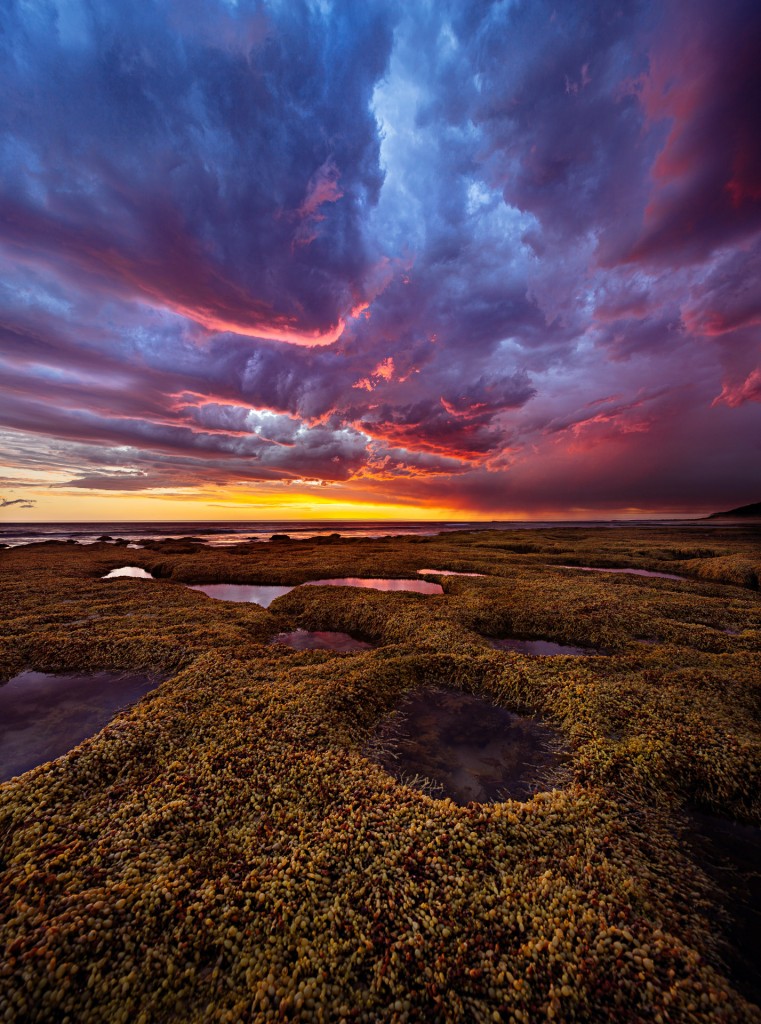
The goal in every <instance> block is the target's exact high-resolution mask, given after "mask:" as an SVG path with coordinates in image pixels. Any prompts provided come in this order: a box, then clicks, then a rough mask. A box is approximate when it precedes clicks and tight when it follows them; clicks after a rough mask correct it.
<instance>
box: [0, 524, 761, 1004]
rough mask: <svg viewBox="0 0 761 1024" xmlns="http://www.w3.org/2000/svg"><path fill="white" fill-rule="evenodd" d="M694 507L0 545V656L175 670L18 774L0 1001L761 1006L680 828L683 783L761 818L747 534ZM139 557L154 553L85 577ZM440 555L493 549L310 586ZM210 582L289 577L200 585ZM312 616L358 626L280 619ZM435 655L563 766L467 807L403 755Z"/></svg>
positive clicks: (458, 685)
mask: <svg viewBox="0 0 761 1024" xmlns="http://www.w3.org/2000/svg"><path fill="white" fill-rule="evenodd" d="M702 524H704V525H701V527H700V529H699V530H695V529H693V527H694V525H695V523H694V522H692V521H691V522H690V523H689V524H684V523H683V524H678V525H677V526H673V527H664V526H663V525H662V524H661V525H660V528H658V527H655V526H653V527H647V528H645V527H642V526H641V525H638V526H632V525H631V524H620V525H621V529H616V530H608V529H600V528H590V527H588V526H576V525H575V524H573V525H571V524H563V525H558V524H552V526H548V527H547V528H543V529H534V530H533V532H531V531H528V532H527V530H526V529H521V528H517V527H515V528H513V529H505V530H499V531H495V530H491V531H490V530H482V529H480V528H479V529H478V530H474V531H471V532H467V531H463V529H462V527H461V526H460V527H459V528H458V529H457V530H453V531H452V532H442V533H440V534H438V535H434V536H426V535H422V534H419V535H412V536H406V537H394V538H388V539H373V538H358V537H355V538H330V537H329V536H323V537H314V538H311V539H304V540H296V539H294V540H292V541H290V542H285V541H283V542H280V543H272V544H261V543H259V542H258V541H250V542H244V543H242V544H240V545H238V546H228V547H223V548H222V547H218V548H214V547H211V546H209V545H207V544H197V543H195V542H193V541H191V540H189V539H188V537H187V536H186V537H184V538H179V539H177V540H164V541H161V540H158V541H149V542H148V544H147V545H146V547H145V548H144V549H143V550H130V551H129V553H128V555H129V558H128V562H127V561H125V554H127V553H126V552H125V551H123V550H122V547H121V545H114V544H110V543H93V544H90V545H87V546H85V545H72V544H64V543H50V542H49V543H47V544H30V545H27V546H23V547H15V548H9V549H6V550H4V551H2V552H0V566H2V590H3V595H2V596H3V601H4V605H5V608H6V609H7V610H6V614H5V616H4V620H3V635H2V638H0V671H1V672H2V678H3V679H7V678H9V677H11V676H13V675H15V674H16V673H17V672H20V671H22V670H24V669H33V670H36V671H38V672H61V671H74V670H77V671H85V670H89V671H96V670H97V671H105V670H120V671H126V670H135V669H138V668H139V669H144V670H146V671H152V672H158V673H167V674H168V676H169V677H168V678H167V679H166V680H165V681H164V682H162V683H161V684H160V685H159V686H158V688H157V689H155V690H153V691H152V692H151V693H150V694H148V695H147V696H145V697H143V698H142V700H140V701H139V702H138V703H137V704H136V705H134V706H133V707H132V708H130V709H128V710H126V711H124V712H122V713H121V714H120V715H118V716H117V717H116V718H115V719H114V720H113V721H112V722H111V723H110V724H109V725H107V726H106V727H105V728H104V729H103V730H101V731H100V732H99V733H98V734H97V735H95V736H93V737H92V738H90V739H89V740H86V741H85V742H84V743H82V744H80V745H79V746H77V747H76V748H75V749H74V750H73V751H72V752H71V753H69V754H67V755H64V756H63V757H61V758H59V759H58V760H57V761H55V762H53V763H50V764H46V765H41V766H40V767H38V768H35V769H33V770H32V771H30V772H27V773H26V774H24V775H23V776H21V777H19V778H18V779H16V780H13V781H11V782H8V783H6V784H3V785H2V786H0V834H2V835H3V836H4V837H5V839H4V845H3V847H2V862H1V866H2V871H3V874H2V876H0V893H2V894H3V895H0V910H1V911H2V923H1V924H0V936H1V937H2V939H3V940H4V941H6V942H7V944H8V946H7V948H8V949H9V951H10V952H9V958H8V960H7V962H6V963H7V966H6V968H4V969H3V977H2V987H1V988H0V992H2V995H0V1017H2V1014H3V1013H5V1014H6V1016H7V1014H8V1012H9V1008H10V1011H11V1012H16V1013H17V1014H18V1018H19V1019H22V1018H23V1019H29V1020H40V1021H42V1020H49V1019H51V1018H54V1019H55V1018H56V1017H62V1016H65V1015H66V1014H69V1015H72V1016H74V1017H75V1018H76V1019H81V1020H103V1019H108V1020H121V1019H124V1020H141V1019H142V1020H145V1021H152V1020H172V1021H174V1020H177V1021H193V1020H198V1021H201V1020H204V1021H205V1020H244V1021H249V1020H250V1021H254V1020H256V1021H259V1020H262V1021H263V1020H268V1019H273V1020H275V1019H303V1020H309V1019H311V1020H320V1019H325V1020H334V1019H335V1020H339V1019H341V1018H342V1017H343V1018H344V1019H346V1020H347V1021H348V1020H363V1019H364V1020H368V1021H375V1020H389V1021H390V1020H398V1021H405V1020H409V1021H418V1020H433V1019H437V1018H438V1019H441V1020H447V1021H448V1020H452V1021H454V1020H462V1019H473V1020H479V1021H480V1020H484V1021H486V1020H492V1021H499V1020H504V1021H508V1020H510V1019H513V1020H516V1021H524V1022H528V1021H533V1020H536V1019H556V1020H574V1019H578V1020H590V1019H594V1020H607V1019H613V1018H615V1019H617V1020H625V1021H640V1020H653V1019H656V1015H657V1014H658V1013H660V1014H661V1015H662V1016H663V1017H664V1019H669V1020H672V1021H688V1020H689V1021H705V1022H709V1021H711V1022H712V1021H727V1022H734V1021H759V1020H761V1011H759V1009H758V1007H757V1006H754V1005H753V1003H752V1002H748V1001H747V1000H746V999H745V998H744V996H743V995H742V994H741V992H745V993H746V994H748V995H753V994H754V993H755V991H756V989H755V988H754V987H753V986H754V985H757V984H758V981H757V979H756V981H754V980H753V979H749V978H748V977H746V976H745V975H744V974H743V973H742V970H741V969H740V968H738V967H737V966H736V965H734V966H732V964H733V963H734V962H733V961H732V959H731V958H732V955H733V954H732V953H731V950H728V948H727V946H726V937H725V936H724V934H723V931H722V928H721V926H720V921H721V913H720V912H719V911H718V910H717V908H721V907H722V906H723V905H724V904H722V895H721V893H720V892H719V891H718V890H717V889H716V887H715V883H713V882H712V881H711V879H710V878H709V876H708V874H707V873H706V872H705V871H704V870H702V869H701V867H700V864H699V863H698V862H697V861H696V860H695V859H694V852H693V848H692V847H691V846H690V845H689V843H688V841H687V840H686V838H685V836H686V834H687V832H688V831H689V828H690V821H691V819H690V814H691V813H692V808H698V809H699V810H700V812H701V813H704V814H710V815H719V816H721V817H722V818H726V819H727V820H729V821H735V822H738V823H742V824H743V825H744V826H746V827H752V828H756V829H757V828H758V827H759V826H761V802H760V798H759V792H760V790H761V787H759V781H761V767H760V766H759V757H758V754H759V749H760V744H759V735H758V726H757V722H758V718H757V715H758V694H759V692H761V674H760V672H759V667H758V652H759V650H760V649H761V604H760V603H759V595H758V592H757V590H758V581H759V576H761V556H759V534H758V531H757V530H756V529H755V528H754V527H753V526H748V524H745V523H742V524H738V526H742V527H745V528H744V529H737V528H735V527H734V526H733V527H731V528H727V527H726V526H725V525H724V524H719V523H716V522H715V521H714V522H712V523H710V524H707V523H705V521H702ZM188 525H189V526H192V525H193V524H188ZM273 532H275V531H273ZM125 564H131V565H135V566H140V567H142V568H143V569H145V570H146V571H147V572H150V573H151V574H152V576H153V577H154V579H153V580H149V581H146V580H140V579H124V578H122V579H113V580H103V579H102V578H101V577H102V576H103V575H105V574H106V573H107V572H109V571H110V570H112V569H114V568H118V567H119V566H120V565H125ZM590 565H592V566H597V567H599V568H607V569H610V568H613V567H616V566H619V567H623V568H626V567H628V568H638V569H645V570H648V571H650V572H655V573H657V572H661V573H662V572H666V573H670V574H671V575H678V576H684V577H685V579H682V580H679V579H668V578H661V577H650V578H647V577H641V576H632V575H625V574H616V573H596V572H590V571H578V570H580V569H584V570H586V569H587V568H588V567H589V566H590ZM431 566H434V567H436V568H439V569H442V570H447V571H449V572H453V573H481V574H483V575H482V576H478V577H475V576H459V575H454V576H445V575H442V576H440V577H435V576H434V577H431V578H433V579H438V580H439V582H440V584H441V586H442V588H443V591H444V593H443V595H441V596H429V595H423V594H413V593H399V592H396V593H383V592H380V591H368V590H360V589H351V588H348V587H306V586H299V585H298V584H302V583H306V582H308V581H310V580H314V579H326V578H333V577H350V576H359V577H374V576H383V577H392V578H393V577H396V578H399V579H401V578H406V577H411V576H414V575H415V574H416V573H417V572H418V570H420V569H422V568H429V567H431ZM426 578H428V577H426ZM221 583H239V584H247V583H248V584H262V585H271V586H279V585H292V586H294V587H295V589H293V590H291V591H290V592H289V593H287V594H285V595H284V596H282V597H279V598H278V599H276V600H275V601H273V603H272V605H270V607H269V608H267V609H265V608H262V607H260V606H258V605H256V604H247V603H231V602H226V601H215V600H213V599H211V598H209V597H207V596H205V595H204V594H201V593H199V592H198V591H195V590H191V589H190V588H189V584H221ZM297 628H300V629H314V630H339V631H343V632H345V633H347V634H354V635H358V636H362V637H363V638H365V639H367V640H368V641H371V642H372V643H373V645H374V647H373V649H370V650H359V651H356V652H354V653H338V654H337V653H333V652H331V651H326V650H298V651H295V650H289V649H287V648H283V647H279V646H273V645H271V644H270V643H269V641H270V639H271V638H272V637H273V636H275V635H277V634H282V633H285V632H286V631H288V630H293V629H297ZM508 634H514V635H523V636H536V637H541V638H544V639H546V640H547V641H554V642H557V643H559V644H576V645H578V646H579V647H580V648H585V647H589V648H599V649H601V650H604V651H605V654H604V655H601V656H597V657H574V658H572V657H553V658H550V657H531V656H527V655H523V654H521V653H518V652H516V651H512V650H499V651H498V650H495V649H494V648H492V647H490V646H489V642H488V641H489V638H490V637H499V636H503V635H508ZM431 685H436V686H438V687H443V688H445V689H451V690H455V691H456V690H462V691H464V692H466V693H471V694H474V695H477V696H482V697H484V698H487V699H489V700H491V701H494V702H496V703H498V704H499V705H501V706H502V707H504V708H506V709H508V710H510V711H513V712H516V713H520V714H524V715H525V714H529V715H541V716H542V717H544V718H546V719H547V720H548V721H551V722H552V723H553V724H554V726H555V727H556V728H558V729H560V730H561V731H562V732H563V734H564V735H565V737H566V739H567V741H568V743H569V744H570V746H571V748H572V758H571V766H570V772H569V775H568V778H567V780H566V782H565V783H564V785H562V786H561V787H560V788H556V789H552V790H549V791H539V792H537V794H536V795H535V796H534V797H533V798H532V799H530V800H527V801H516V800H507V801H502V802H494V803H482V804H479V803H471V804H467V805H465V806H459V805H456V804H454V803H452V802H451V801H450V800H439V799H433V798H432V797H430V796H428V795H426V794H425V793H424V792H421V791H420V790H418V789H416V788H414V787H411V786H409V785H404V784H402V783H400V782H398V781H396V780H394V779H393V778H392V777H391V776H390V775H389V774H388V773H387V772H386V771H384V770H383V768H382V767H381V766H380V765H378V764H376V763H374V762H373V761H372V760H371V759H370V758H369V757H368V756H367V750H368V744H370V743H371V740H372V737H373V735H374V730H375V729H376V727H377V726H378V723H379V722H381V720H382V719H383V718H384V716H386V715H388V714H389V712H392V711H393V710H394V708H395V707H397V706H398V704H399V702H400V701H401V700H403V698H404V696H405V695H406V694H409V693H411V692H414V691H416V690H417V689H419V688H420V687H425V686H431ZM725 910H726V908H725ZM728 962H729V963H730V967H729V968H727V966H726V964H727V963H728ZM728 970H729V974H728V973H727V971H728ZM167 979H171V984H170V985H166V984H165V982H166V981H167ZM756 998H757V996H756ZM666 1015H668V1016H666Z"/></svg>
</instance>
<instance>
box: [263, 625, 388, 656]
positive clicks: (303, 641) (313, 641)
mask: <svg viewBox="0 0 761 1024" xmlns="http://www.w3.org/2000/svg"><path fill="white" fill-rule="evenodd" d="M271 642H272V643H273V644H285V646H286V647H292V648H293V650H295V651H342V652H345V651H371V650H372V649H373V645H372V644H368V643H366V642H365V641H364V640H357V639H356V638H355V637H353V636H350V634H349V633H331V632H324V631H322V632H321V631H312V630H309V629H294V630H293V631H292V632H291V633H278V634H277V636H273V638H272V641H271Z"/></svg>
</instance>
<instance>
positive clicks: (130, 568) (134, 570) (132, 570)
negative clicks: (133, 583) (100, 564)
mask: <svg viewBox="0 0 761 1024" xmlns="http://www.w3.org/2000/svg"><path fill="white" fill-rule="evenodd" d="M117 576H133V577H134V578H135V579H137V580H153V579H155V578H156V577H155V576H151V574H150V573H149V572H146V571H145V569H141V568H140V567H139V566H137V565H125V566H122V568H121V569H112V570H111V572H107V573H106V575H105V576H101V579H102V580H114V579H116V578H117Z"/></svg>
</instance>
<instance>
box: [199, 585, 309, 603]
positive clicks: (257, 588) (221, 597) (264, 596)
mask: <svg viewBox="0 0 761 1024" xmlns="http://www.w3.org/2000/svg"><path fill="white" fill-rule="evenodd" d="M188 586H189V587H190V589H191V590H200V591H201V593H202V594H206V596H207V597H213V598H216V600H218V601H246V602H248V603H249V604H260V605H261V606H262V608H269V606H270V605H271V604H272V602H273V601H274V600H275V598H277V597H282V596H283V594H289V593H290V592H291V591H292V590H293V587H270V586H264V585H262V584H259V583H194V584H193V585H192V586H191V585H190V584H188Z"/></svg>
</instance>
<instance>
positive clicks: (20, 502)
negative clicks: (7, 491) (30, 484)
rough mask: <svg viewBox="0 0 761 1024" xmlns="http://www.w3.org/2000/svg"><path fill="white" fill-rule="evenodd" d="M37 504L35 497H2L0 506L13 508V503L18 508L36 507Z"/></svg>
mask: <svg viewBox="0 0 761 1024" xmlns="http://www.w3.org/2000/svg"><path fill="white" fill-rule="evenodd" d="M36 504H37V502H36V501H35V500H34V498H0V508H11V507H12V506H13V505H16V506H18V508H34V506H35V505H36Z"/></svg>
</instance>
